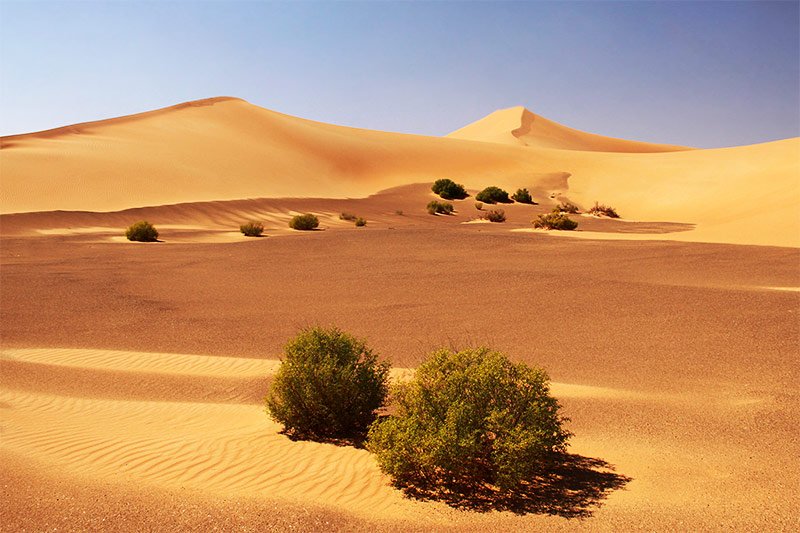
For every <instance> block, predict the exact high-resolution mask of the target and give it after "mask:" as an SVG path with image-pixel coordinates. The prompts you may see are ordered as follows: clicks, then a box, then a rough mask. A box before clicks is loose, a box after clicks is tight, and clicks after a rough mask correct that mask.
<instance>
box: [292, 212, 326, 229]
mask: <svg viewBox="0 0 800 533" xmlns="http://www.w3.org/2000/svg"><path fill="white" fill-rule="evenodd" d="M317 226H319V219H318V218H317V217H315V216H314V215H312V214H311V213H306V214H305V215H296V216H293V217H292V219H291V220H290V221H289V227H290V228H292V229H299V230H304V231H308V230H312V229H315V228H316V227H317Z"/></svg>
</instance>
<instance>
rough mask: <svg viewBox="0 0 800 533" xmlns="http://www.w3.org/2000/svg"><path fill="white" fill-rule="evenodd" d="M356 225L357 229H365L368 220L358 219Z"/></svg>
mask: <svg viewBox="0 0 800 533" xmlns="http://www.w3.org/2000/svg"><path fill="white" fill-rule="evenodd" d="M355 223H356V227H357V228H362V227H364V226H366V225H367V219H366V218H361V217H358V218H357V219H356V220H355Z"/></svg>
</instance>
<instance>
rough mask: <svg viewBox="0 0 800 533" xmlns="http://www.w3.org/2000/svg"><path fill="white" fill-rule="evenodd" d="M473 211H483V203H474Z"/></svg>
mask: <svg viewBox="0 0 800 533" xmlns="http://www.w3.org/2000/svg"><path fill="white" fill-rule="evenodd" d="M475 209H477V210H478V211H481V210H482V209H483V202H475Z"/></svg>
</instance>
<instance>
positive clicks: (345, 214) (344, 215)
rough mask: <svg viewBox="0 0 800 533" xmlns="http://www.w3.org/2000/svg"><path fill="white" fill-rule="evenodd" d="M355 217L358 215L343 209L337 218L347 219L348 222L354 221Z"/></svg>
mask: <svg viewBox="0 0 800 533" xmlns="http://www.w3.org/2000/svg"><path fill="white" fill-rule="evenodd" d="M357 218H358V217H357V216H355V215H354V214H353V213H348V212H347V211H343V212H342V214H340V215H339V220H347V221H348V222H355V220H356V219H357Z"/></svg>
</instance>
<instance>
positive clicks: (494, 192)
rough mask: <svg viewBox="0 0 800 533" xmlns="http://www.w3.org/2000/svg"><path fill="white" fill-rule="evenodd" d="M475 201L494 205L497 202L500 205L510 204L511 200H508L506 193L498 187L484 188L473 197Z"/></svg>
mask: <svg viewBox="0 0 800 533" xmlns="http://www.w3.org/2000/svg"><path fill="white" fill-rule="evenodd" d="M475 199H476V200H478V201H481V202H484V203H487V204H496V203H498V202H500V203H502V204H508V203H511V200H510V199H509V198H508V193H507V192H506V191H504V190H503V189H501V188H500V187H486V188H485V189H483V190H482V191H481V192H479V193H478V194H477V195H476V196H475Z"/></svg>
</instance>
